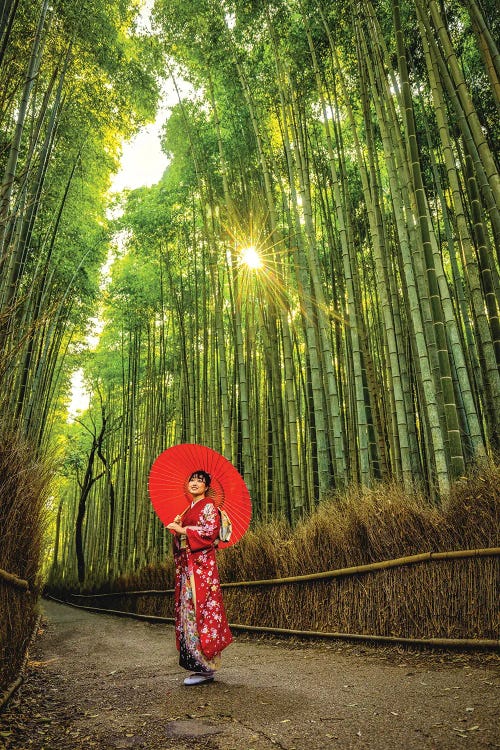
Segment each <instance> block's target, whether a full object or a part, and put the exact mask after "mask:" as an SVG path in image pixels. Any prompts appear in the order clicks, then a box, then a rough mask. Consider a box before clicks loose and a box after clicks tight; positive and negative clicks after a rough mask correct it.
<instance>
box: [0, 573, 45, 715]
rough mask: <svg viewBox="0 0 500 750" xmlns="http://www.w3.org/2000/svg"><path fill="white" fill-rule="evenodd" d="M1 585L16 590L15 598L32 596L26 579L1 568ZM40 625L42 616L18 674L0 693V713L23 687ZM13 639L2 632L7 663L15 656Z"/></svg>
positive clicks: (0, 639) (0, 637)
mask: <svg viewBox="0 0 500 750" xmlns="http://www.w3.org/2000/svg"><path fill="white" fill-rule="evenodd" d="M0 583H1V584H3V585H5V586H7V587H9V588H10V589H15V592H14V597H15V598H19V599H21V597H20V596H19V594H23V597H22V598H24V596H26V595H28V596H31V592H30V588H29V583H28V581H26V580H25V579H24V578H19V576H17V575H15V574H14V573H8V572H7V571H6V570H3V568H0ZM19 606H20V607H22V603H21V602H20V603H19ZM13 610H14V607H13V606H12V603H11V606H10V609H9V611H10V612H12V611H13ZM39 623H40V616H38V617H37V619H36V622H35V626H34V628H33V629H32V630H31V635H30V637H29V639H28V642H27V644H26V646H25V648H24V657H23V659H22V662H21V664H20V666H19V668H18V670H17V672H16V673H15V674H14V675H13V676H12V675H11V676H12V679H11V681H10V682H9V684H8V685H7V686H6V687H5V688H4V690H3V691H2V692H1V693H0V711H1V710H2V708H3V707H4V706H5V705H6V703H7V701H8V700H9V698H10V697H11V696H12V695H13V693H14V692H15V691H16V690H17V688H18V687H19V686H20V685H21V683H22V681H23V677H24V670H25V668H26V663H27V661H28V651H29V647H30V645H31V643H32V642H33V640H34V638H35V635H36V632H37V630H38V627H39ZM10 641H11V638H10V637H9V633H8V632H7V630H6V631H5V632H0V658H1V659H3V660H5V661H6V662H9V661H10V660H11V657H13V656H14V655H13V654H11V653H10V651H11V645H10ZM12 661H13V662H14V663H15V660H14V659H12Z"/></svg>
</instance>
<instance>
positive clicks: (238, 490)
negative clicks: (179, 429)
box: [149, 443, 252, 547]
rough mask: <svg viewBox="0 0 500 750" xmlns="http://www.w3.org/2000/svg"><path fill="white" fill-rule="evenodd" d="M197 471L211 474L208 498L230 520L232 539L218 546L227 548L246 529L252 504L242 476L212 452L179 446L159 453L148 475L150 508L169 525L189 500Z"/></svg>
mask: <svg viewBox="0 0 500 750" xmlns="http://www.w3.org/2000/svg"><path fill="white" fill-rule="evenodd" d="M197 469H203V470H204V471H207V472H208V473H209V474H210V476H211V478H212V481H211V484H210V489H209V491H208V492H207V496H208V497H210V498H211V499H212V500H213V502H214V503H215V505H216V506H217V507H218V508H223V509H224V510H225V511H226V513H227V514H228V516H229V518H230V519H231V523H232V526H233V531H232V534H231V539H230V541H229V542H219V545H218V546H219V547H230V546H231V545H232V544H235V543H236V542H237V541H238V540H239V539H241V537H242V536H243V534H244V533H245V531H246V530H247V529H248V526H249V524H250V518H251V517H252V504H251V501H250V493H249V492H248V489H247V486H246V484H245V482H244V481H243V477H242V476H241V474H239V472H238V471H237V470H236V469H235V468H234V466H233V465H232V463H231V462H230V461H228V460H227V458H224V456H222V455H221V454H220V453H217V451H214V450H212V448H207V447H206V446H204V445H195V444H194V443H182V444H181V445H174V446H172V448H167V450H165V451H163V453H160V455H159V456H158V458H157V459H156V460H155V462H154V463H153V466H152V467H151V471H150V473H149V495H150V497H151V502H152V504H153V508H154V509H155V512H156V515H157V516H158V518H159V519H160V520H161V521H162V523H164V524H165V525H167V524H169V523H171V522H172V521H173V520H174V518H175V516H177V515H179V514H180V513H182V512H183V511H184V510H185V509H186V506H187V505H188V504H189V503H190V502H191V500H192V497H191V495H190V494H189V492H188V479H189V477H190V475H191V474H192V473H193V471H197Z"/></svg>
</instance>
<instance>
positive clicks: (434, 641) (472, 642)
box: [47, 550, 500, 650]
mask: <svg viewBox="0 0 500 750" xmlns="http://www.w3.org/2000/svg"><path fill="white" fill-rule="evenodd" d="M499 551H500V550H499ZM47 599H51V600H52V601H54V602H58V603H59V604H66V605H68V606H69V607H76V608H77V609H86V610H88V611H90V612H103V613H105V614H111V615H118V616H125V617H132V618H134V619H136V620H146V621H147V622H168V623H174V622H175V619H174V618H173V617H160V616H158V615H140V614H137V613H135V612H123V611H122V610H116V609H100V608H99V607H88V606H84V605H82V604H72V603H71V602H66V601H63V600H62V599H56V598H55V597H53V596H48V597H47ZM229 627H230V628H231V629H232V630H244V631H245V630H246V631H250V632H253V633H271V634H274V635H294V636H298V637H301V638H332V639H338V640H354V641H369V642H372V643H405V644H407V645H413V646H434V647H438V648H478V649H494V650H499V649H500V640H496V639H493V638H478V639H474V638H399V637H397V636H392V635H370V634H367V633H325V632H322V631H320V630H292V629H288V628H269V627H261V626H260V625H240V624H239V623H234V622H231V623H229Z"/></svg>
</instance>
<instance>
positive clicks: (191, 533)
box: [186, 503, 220, 552]
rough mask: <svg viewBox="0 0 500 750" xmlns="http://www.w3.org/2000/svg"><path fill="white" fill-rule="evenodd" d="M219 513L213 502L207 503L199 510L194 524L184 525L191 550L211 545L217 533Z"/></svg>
mask: <svg viewBox="0 0 500 750" xmlns="http://www.w3.org/2000/svg"><path fill="white" fill-rule="evenodd" d="M219 525H220V519H219V513H218V511H217V508H216V507H215V505H214V504H213V503H207V504H206V505H205V506H204V507H203V509H202V510H201V512H200V516H199V518H198V523H197V524H196V526H186V536H187V541H188V545H189V548H190V550H191V552H197V551H198V550H201V549H204V548H206V547H209V546H211V545H212V544H213V543H214V542H215V540H216V539H217V536H218V534H219Z"/></svg>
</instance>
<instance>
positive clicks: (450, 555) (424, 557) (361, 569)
mask: <svg viewBox="0 0 500 750" xmlns="http://www.w3.org/2000/svg"><path fill="white" fill-rule="evenodd" d="M497 555H500V547H489V548H486V549H463V550H451V551H448V552H421V553H420V554H418V555H409V556H407V557H397V558H395V559H394V560H382V561H380V562H375V563H368V564H366V565H354V566H353V567H350V568H338V569H337V570H326V571H324V572H321V573H307V574H306V575H302V576H289V577H287V578H266V579H263V580H260V581H232V582H230V583H222V584H221V586H222V588H237V587H239V586H240V587H244V586H275V585H276V586H277V585H280V584H283V583H284V584H287V583H301V582H302V581H320V580H324V579H326V578H340V577H341V576H350V575H360V574H362V573H370V572H372V571H374V570H387V569H389V568H397V567H400V566H404V565H415V564H416V563H420V562H429V561H430V560H457V559H463V558H467V557H495V556H497ZM174 591H175V589H165V590H163V591H161V590H155V589H151V590H148V591H116V592H109V593H105V594H71V596H73V597H78V598H88V599H97V598H98V597H109V596H129V595H130V596H132V595H134V596H136V595H140V594H143V595H147V594H173V593H174Z"/></svg>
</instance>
